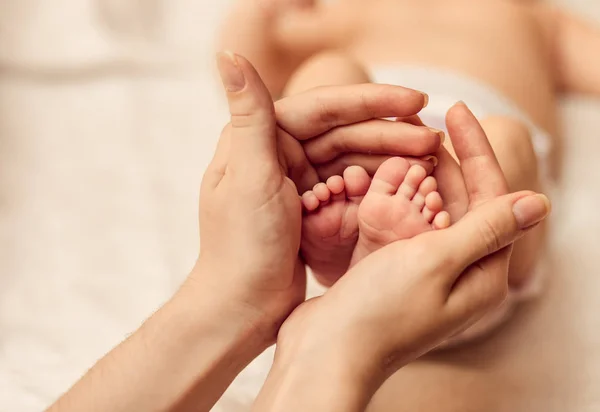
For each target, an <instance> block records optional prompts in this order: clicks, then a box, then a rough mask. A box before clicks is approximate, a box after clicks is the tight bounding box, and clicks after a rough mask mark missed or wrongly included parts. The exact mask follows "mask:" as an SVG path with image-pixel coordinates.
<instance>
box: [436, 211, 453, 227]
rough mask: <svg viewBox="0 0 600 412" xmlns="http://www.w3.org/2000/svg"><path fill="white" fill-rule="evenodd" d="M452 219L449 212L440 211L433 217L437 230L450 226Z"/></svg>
mask: <svg viewBox="0 0 600 412" xmlns="http://www.w3.org/2000/svg"><path fill="white" fill-rule="evenodd" d="M450 224H451V220H450V214H449V213H448V212H440V213H438V214H437V215H436V216H435V218H434V219H433V228H434V229H435V230H443V229H447V228H449V227H450Z"/></svg>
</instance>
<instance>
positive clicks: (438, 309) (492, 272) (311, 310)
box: [256, 105, 550, 411]
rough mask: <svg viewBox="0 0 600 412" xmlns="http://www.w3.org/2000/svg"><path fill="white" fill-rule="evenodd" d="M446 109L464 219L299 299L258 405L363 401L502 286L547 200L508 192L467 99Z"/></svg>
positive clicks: (302, 406) (495, 299)
mask: <svg viewBox="0 0 600 412" xmlns="http://www.w3.org/2000/svg"><path fill="white" fill-rule="evenodd" d="M449 117H450V121H451V122H452V121H456V122H457V124H458V123H460V127H456V128H454V129H453V133H452V138H453V143H454V146H455V148H457V150H456V152H457V156H458V158H459V160H460V166H459V165H458V164H457V163H455V162H454V161H453V160H452V159H451V157H450V156H446V155H445V154H444V153H441V157H442V159H440V166H441V168H442V170H444V173H445V180H444V181H443V182H440V190H442V184H445V185H447V188H446V189H447V192H446V197H447V201H448V203H449V210H452V211H453V214H454V216H455V217H456V216H461V219H460V220H459V221H458V222H456V223H455V224H454V226H452V227H450V228H448V229H446V230H440V231H431V232H427V233H424V234H422V235H420V236H417V237H415V238H413V239H408V240H403V241H398V242H395V243H392V244H390V245H388V246H386V247H384V248H382V249H380V250H378V251H376V252H374V253H373V254H371V255H369V256H368V257H366V258H365V259H364V260H362V261H361V262H360V263H358V264H357V265H356V266H355V267H354V268H353V269H351V270H350V271H349V272H348V273H347V274H346V276H344V277H343V278H342V279H341V280H340V281H339V282H338V283H337V284H335V285H334V286H333V287H332V288H331V289H330V290H329V291H328V292H327V293H326V294H325V295H324V296H323V297H322V298H319V299H316V300H313V301H310V302H307V303H305V304H304V305H302V306H301V307H300V308H298V309H297V310H296V311H295V312H294V313H293V314H292V316H291V317H290V318H289V319H288V321H287V322H286V323H285V324H284V326H283V328H282V330H281V333H280V336H279V340H278V353H277V356H276V362H275V365H274V367H273V369H272V372H271V375H270V376H269V379H268V381H267V384H266V385H265V387H264V388H263V391H262V393H261V396H259V399H258V401H257V404H256V410H262V411H266V410H279V409H281V408H282V404H281V403H280V402H281V401H282V400H286V410H288V411H294V410H299V411H300V410H307V409H312V410H345V411H359V410H364V408H365V407H366V404H367V403H368V401H369V399H370V398H371V396H372V395H373V394H374V392H375V391H376V390H377V388H378V387H379V386H380V385H381V384H382V383H383V381H384V380H385V379H386V378H387V377H389V376H390V375H391V374H392V373H394V372H395V371H396V370H398V369H399V368H400V367H402V366H404V365H405V364H406V363H408V362H410V361H412V360H414V359H415V358H417V357H419V356H420V355H422V354H424V353H426V352H427V351H429V350H431V349H433V348H435V347H436V346H437V345H439V344H441V343H442V342H444V341H445V340H446V339H447V338H449V337H450V336H452V335H454V334H456V333H458V332H460V331H462V330H464V328H466V327H468V326H469V325H471V324H473V323H474V322H476V321H477V320H478V319H480V318H481V317H482V316H484V315H485V314H486V313H487V312H488V311H490V310H491V309H493V308H494V307H496V306H497V305H499V304H500V303H501V302H502V300H503V299H504V297H505V296H506V293H507V283H508V282H507V276H508V260H509V257H510V252H511V245H512V243H513V242H515V241H516V240H517V239H519V238H520V237H521V236H523V235H524V234H525V233H526V232H527V231H528V230H530V229H531V228H532V227H534V226H536V225H537V224H539V223H540V222H541V221H543V220H544V219H545V218H546V216H547V215H548V214H549V212H550V205H549V202H548V200H547V198H546V197H544V196H543V195H538V194H535V193H533V192H520V193H515V194H509V195H506V194H505V193H506V185H505V182H504V176H503V174H502V172H501V170H500V168H499V166H498V163H497V161H496V159H495V156H494V153H493V151H492V149H491V147H490V146H489V143H488V141H487V138H486V136H485V134H484V133H483V131H482V130H481V127H480V126H479V124H478V122H477V120H476V119H475V118H474V117H473V115H472V114H471V113H470V112H469V110H468V109H467V108H466V107H465V106H464V105H459V106H457V107H456V108H455V109H453V111H451V113H450V115H449ZM444 162H446V163H444ZM442 180H443V179H442ZM452 188H453V190H455V194H454V196H453V195H452V194H450V193H448V190H450V189H452ZM465 211H468V212H466V215H464V216H462V215H463V214H464V213H465ZM324 364H327V365H329V367H327V368H325V367H323V366H322V365H324ZM304 390H305V391H306V392H304ZM309 393H310V395H309ZM290 405H293V407H290ZM294 408H296V409H294Z"/></svg>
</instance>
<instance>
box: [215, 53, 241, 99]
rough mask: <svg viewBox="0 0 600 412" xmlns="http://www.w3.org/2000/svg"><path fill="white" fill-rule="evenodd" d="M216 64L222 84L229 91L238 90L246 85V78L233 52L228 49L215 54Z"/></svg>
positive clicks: (234, 91)
mask: <svg viewBox="0 0 600 412" xmlns="http://www.w3.org/2000/svg"><path fill="white" fill-rule="evenodd" d="M217 66H218V68H219V74H220V75H221V81H222V82H223V86H224V87H225V90H227V91H228V92H229V93H236V92H239V91H241V90H243V89H244V87H246V78H245V77H244V72H243V71H242V68H241V67H240V65H239V63H238V59H237V56H236V55H235V54H233V53H232V52H229V51H226V52H222V53H219V54H217Z"/></svg>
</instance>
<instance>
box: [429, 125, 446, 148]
mask: <svg viewBox="0 0 600 412" xmlns="http://www.w3.org/2000/svg"><path fill="white" fill-rule="evenodd" d="M428 129H429V130H431V131H432V132H433V133H436V134H437V135H439V136H440V145H443V144H444V142H445V141H446V133H445V132H444V131H443V130H440V129H434V128H433V127H428Z"/></svg>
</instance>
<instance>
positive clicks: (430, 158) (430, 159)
mask: <svg viewBox="0 0 600 412" xmlns="http://www.w3.org/2000/svg"><path fill="white" fill-rule="evenodd" d="M421 159H422V160H424V161H426V162H431V163H433V167H436V166H437V165H438V163H439V162H440V161H439V160H438V158H437V157H435V156H425V157H422V158H421Z"/></svg>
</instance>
